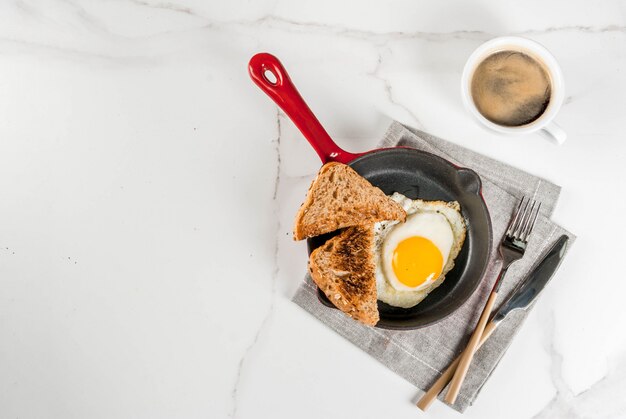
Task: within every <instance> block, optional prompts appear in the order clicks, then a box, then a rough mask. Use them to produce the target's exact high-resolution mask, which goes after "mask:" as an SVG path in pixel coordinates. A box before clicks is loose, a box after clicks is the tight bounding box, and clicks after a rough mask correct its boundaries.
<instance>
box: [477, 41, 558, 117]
mask: <svg viewBox="0 0 626 419" xmlns="http://www.w3.org/2000/svg"><path fill="white" fill-rule="evenodd" d="M471 92H472V100H473V101H474V104H475V105H476V108H477V109H478V111H479V112H480V113H481V114H482V115H483V116H484V117H485V118H487V119H488V120H490V121H491V122H493V123H494V124H499V125H504V126H507V127H519V126H522V125H526V124H530V123H531V122H533V121H535V120H536V119H538V118H539V117H541V115H542V114H543V113H544V111H545V110H546V109H547V108H548V104H549V103H550V96H551V93H552V86H551V82H550V75H549V74H548V72H547V70H546V68H545V66H544V64H542V63H541V61H539V60H538V59H536V58H534V57H532V56H530V55H528V54H525V53H524V52H521V51H514V50H504V51H498V52H495V53H493V54H491V55H488V56H487V57H485V59H484V60H483V61H482V62H481V63H479V64H478V66H477V67H476V69H475V70H474V74H473V76H472V81H471Z"/></svg>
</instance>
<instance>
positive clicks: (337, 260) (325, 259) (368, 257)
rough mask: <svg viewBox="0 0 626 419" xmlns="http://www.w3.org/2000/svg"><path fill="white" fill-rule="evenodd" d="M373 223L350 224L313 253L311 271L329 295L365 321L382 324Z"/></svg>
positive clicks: (331, 299)
mask: <svg viewBox="0 0 626 419" xmlns="http://www.w3.org/2000/svg"><path fill="white" fill-rule="evenodd" d="M373 247H374V229H373V225H367V226H355V227H349V228H346V229H345V230H343V231H342V232H341V233H339V234H338V235H337V236H335V237H333V238H331V239H330V240H328V241H327V242H326V243H324V244H323V245H322V246H320V247H318V248H317V249H315V250H314V251H313V252H312V253H311V257H310V258H309V271H310V272H311V277H312V278H313V281H314V282H315V283H316V284H317V286H318V287H320V289H321V290H322V291H323V292H324V294H326V297H328V299H329V300H330V301H332V303H333V304H334V305H335V306H336V307H337V308H338V309H340V310H341V311H343V312H344V313H346V314H348V315H349V316H350V317H352V318H353V319H355V320H358V321H360V322H361V323H364V324H367V325H370V326H374V325H375V324H376V323H378V319H379V317H378V305H377V303H376V296H377V293H376V277H375V276H374V270H375V265H374V254H373V251H374V249H373Z"/></svg>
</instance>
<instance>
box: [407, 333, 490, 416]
mask: <svg viewBox="0 0 626 419" xmlns="http://www.w3.org/2000/svg"><path fill="white" fill-rule="evenodd" d="M497 326H498V324H497V323H494V322H489V323H487V326H485V331H484V332H483V335H482V336H481V337H480V342H478V346H477V347H476V350H478V349H479V348H480V347H481V346H483V343H485V342H486V341H487V339H489V336H491V334H492V333H493V331H494V330H496V327H497ZM460 360H461V355H460V354H459V356H457V357H456V359H455V360H454V361H452V363H451V364H450V365H449V366H448V368H447V369H446V370H445V371H444V372H443V374H441V376H440V377H439V378H438V379H437V381H435V384H433V385H432V387H430V388H429V389H428V391H427V392H426V393H424V395H423V396H422V398H421V399H419V401H418V402H417V407H419V408H420V409H422V410H423V411H426V409H428V408H429V407H430V405H431V404H433V402H434V401H435V399H436V398H437V396H438V395H439V393H441V391H442V390H443V389H444V388H446V386H447V385H448V383H449V382H450V380H451V379H452V376H454V372H455V371H456V367H457V365H459V361H460Z"/></svg>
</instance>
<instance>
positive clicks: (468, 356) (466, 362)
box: [445, 291, 498, 404]
mask: <svg viewBox="0 0 626 419" xmlns="http://www.w3.org/2000/svg"><path fill="white" fill-rule="evenodd" d="M497 297H498V293H497V292H496V291H492V292H491V295H489V299H488V300H487V304H485V308H484V309H483V312H482V314H481V315H480V319H479V320H478V324H477V325H476V329H474V333H472V337H471V338H470V340H469V343H468V344H467V346H466V347H465V350H463V354H462V355H461V359H460V360H459V365H458V366H457V368H456V371H455V373H454V377H452V381H451V382H450V388H449V389H448V393H447V394H446V398H445V400H446V402H447V403H450V404H454V402H455V401H456V397H457V396H458V395H459V391H460V390H461V385H462V384H463V380H464V379H465V375H466V374H467V370H468V369H469V366H470V364H471V363H472V359H473V358H474V353H475V352H476V349H477V348H478V342H479V341H480V337H481V336H482V335H483V331H484V330H485V326H486V325H487V320H489V316H490V315H491V310H492V309H493V306H494V304H495V302H496V298H497Z"/></svg>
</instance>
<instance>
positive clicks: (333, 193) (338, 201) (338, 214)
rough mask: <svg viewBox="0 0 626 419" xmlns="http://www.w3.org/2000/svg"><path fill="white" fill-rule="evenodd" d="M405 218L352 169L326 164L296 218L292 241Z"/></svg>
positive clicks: (401, 209)
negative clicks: (341, 229)
mask: <svg viewBox="0 0 626 419" xmlns="http://www.w3.org/2000/svg"><path fill="white" fill-rule="evenodd" d="M405 219H406V212H405V211H404V209H403V208H402V206H400V204H398V203H396V202H395V201H393V200H392V199H391V198H389V197H388V196H387V195H385V193H384V192H383V191H381V190H380V189H378V188H377V187H375V186H373V185H372V184H371V183H369V182H368V181H367V180H366V179H365V178H363V177H362V176H360V175H359V174H358V173H357V172H355V171H354V169H352V168H351V167H350V166H347V165H345V164H341V163H335V162H333V163H327V164H325V165H324V166H322V168H321V169H320V171H319V173H318V174H317V177H316V178H315V180H314V181H313V183H312V184H311V187H310V188H309V192H308V194H307V197H306V200H305V201H304V203H303V204H302V206H301V207H300V210H299V211H298V214H297V215H296V221H295V225H294V229H293V238H294V239H295V240H302V239H306V238H308V237H313V236H319V235H321V234H324V233H329V232H331V231H335V230H338V229H340V228H345V227H351V226H355V225H366V224H373V223H376V222H378V221H383V220H398V221H404V220H405Z"/></svg>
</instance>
